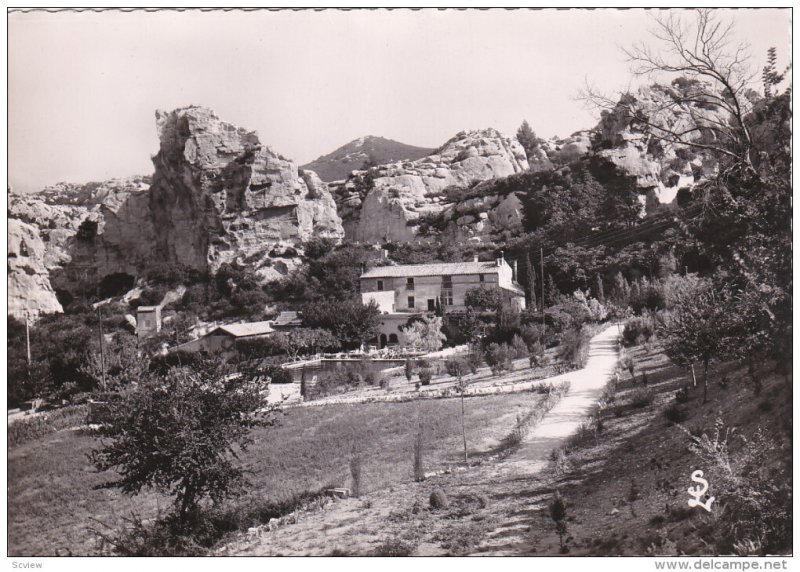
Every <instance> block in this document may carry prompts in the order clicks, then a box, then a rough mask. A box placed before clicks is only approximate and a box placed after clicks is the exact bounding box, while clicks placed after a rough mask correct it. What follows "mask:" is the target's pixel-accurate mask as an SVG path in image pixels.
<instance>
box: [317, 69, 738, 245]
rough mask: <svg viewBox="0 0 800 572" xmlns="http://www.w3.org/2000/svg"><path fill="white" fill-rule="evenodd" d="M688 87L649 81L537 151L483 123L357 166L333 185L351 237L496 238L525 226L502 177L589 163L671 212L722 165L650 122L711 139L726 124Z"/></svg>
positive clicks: (646, 206)
mask: <svg viewBox="0 0 800 572" xmlns="http://www.w3.org/2000/svg"><path fill="white" fill-rule="evenodd" d="M689 90H691V84H689V83H687V82H685V81H683V80H678V81H676V82H673V84H672V85H669V86H662V85H654V86H650V87H643V88H641V89H639V90H638V91H637V92H636V93H635V94H627V95H625V96H624V97H623V98H622V99H621V100H620V102H619V103H618V105H617V106H616V108H614V109H612V110H610V111H605V112H603V113H602V116H601V119H600V121H599V123H598V124H597V125H596V126H595V127H594V128H593V129H590V130H585V131H579V132H577V133H574V134H573V135H571V136H570V137H567V138H563V139H560V138H555V139H551V140H547V141H542V142H541V143H540V144H539V145H538V146H537V147H536V148H535V149H529V156H527V155H526V153H525V151H524V150H523V149H522V147H521V145H520V144H519V143H518V142H517V141H516V140H515V139H507V138H504V137H503V136H502V135H500V133H498V132H497V131H496V130H494V129H485V130H482V131H471V132H462V133H459V134H458V135H456V136H455V137H454V138H452V139H451V140H450V141H448V142H447V143H445V144H444V145H443V146H442V147H441V148H440V149H439V150H438V151H437V152H436V153H434V154H432V155H430V156H428V157H425V158H422V159H419V160H417V161H400V162H393V163H388V164H384V165H379V166H377V167H375V168H371V169H369V170H367V171H357V172H354V173H352V174H351V176H350V177H349V178H348V179H347V180H346V181H344V182H342V183H337V184H335V185H333V186H332V188H333V189H334V192H335V195H336V202H337V205H338V207H339V214H340V215H341V217H342V220H343V224H344V228H345V232H346V235H347V237H348V238H350V239H353V240H359V241H367V242H386V241H400V242H406V241H412V240H416V239H418V238H419V237H420V236H421V235H422V236H427V235H428V234H429V233H430V231H431V229H433V230H434V231H436V230H438V231H444V232H446V233H447V234H448V235H450V236H452V237H453V238H455V239H458V240H463V239H471V240H476V241H490V240H493V239H495V238H497V237H498V236H500V235H506V236H507V235H508V233H509V232H512V233H518V232H522V230H523V228H522V224H523V214H522V200H523V199H524V191H523V190H522V189H520V190H519V191H518V192H517V191H515V190H514V182H513V180H509V181H503V179H504V178H508V177H512V176H514V177H516V176H517V175H519V174H520V173H523V172H524V173H547V172H550V171H553V170H556V169H563V168H568V167H569V166H570V165H573V166H574V165H576V164H583V165H585V164H587V163H588V162H591V163H592V165H593V170H597V165H598V164H601V165H602V164H604V165H605V166H606V168H605V170H607V171H609V172H613V173H614V178H615V179H618V180H619V179H626V180H630V181H631V183H630V184H631V185H633V187H634V189H635V190H636V191H637V192H638V193H639V200H640V202H641V204H642V207H643V208H642V214H643V215H647V214H655V213H658V212H660V211H662V210H663V209H665V208H670V205H672V204H674V201H675V197H676V195H677V193H678V190H679V189H681V188H684V187H689V188H690V187H692V186H694V185H696V184H697V183H698V182H700V181H703V180H705V179H706V178H707V177H708V176H709V175H712V174H713V173H714V172H715V171H716V167H717V166H716V162H715V160H713V158H712V157H711V156H710V155H709V154H707V153H705V152H703V151H702V150H698V149H697V148H696V147H692V146H687V145H681V144H675V143H673V142H670V141H666V140H664V139H663V138H660V137H657V136H654V135H653V129H652V128H648V127H647V124H648V123H649V124H652V125H656V126H661V127H663V128H665V129H673V130H678V131H681V132H687V133H689V137H690V138H691V139H693V140H694V141H697V142H703V139H704V138H707V137H708V136H709V132H708V130H707V129H704V128H703V126H704V125H705V124H706V123H707V122H712V121H724V120H725V118H723V117H720V116H719V112H718V111H717V110H716V109H714V108H710V107H709V106H703V105H702V103H700V104H697V103H686V101H687V94H688V92H689ZM632 116H635V117H638V118H641V119H640V120H638V121H634V120H632V119H631V117H632ZM496 181H498V182H502V184H500V185H495V184H494V182H496ZM526 186H527V187H528V188H530V185H529V181H526Z"/></svg>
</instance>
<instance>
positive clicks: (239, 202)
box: [150, 107, 344, 280]
mask: <svg viewBox="0 0 800 572" xmlns="http://www.w3.org/2000/svg"><path fill="white" fill-rule="evenodd" d="M156 117H157V124H158V132H159V139H160V141H161V148H160V150H159V152H158V155H156V156H155V157H154V158H153V162H154V164H155V168H156V170H155V174H154V176H153V184H152V186H151V188H150V210H151V212H152V213H153V221H154V225H155V229H156V247H157V253H158V255H159V256H160V257H162V258H164V259H166V260H169V261H171V262H177V263H179V264H184V265H186V266H190V267H194V268H198V269H203V270H205V269H209V270H211V271H214V270H216V269H217V268H218V267H219V265H220V264H222V263H224V262H233V261H238V262H241V263H244V264H247V265H249V266H251V267H252V268H254V269H255V270H256V271H257V272H258V273H259V274H260V275H261V276H262V277H263V278H264V279H265V280H270V279H275V278H278V277H280V276H282V275H285V274H286V272H287V271H288V269H289V268H291V267H293V266H296V265H297V264H298V263H299V258H298V249H299V248H300V246H301V244H302V242H304V241H306V240H308V239H309V238H311V237H312V236H317V237H329V238H335V239H339V238H341V237H342V236H343V235H344V233H343V230H342V224H341V219H340V218H339V216H338V215H337V213H336V204H335V203H334V201H333V197H332V196H331V194H330V193H329V192H328V189H327V186H326V185H325V183H323V182H322V181H321V180H320V179H319V177H317V176H316V175H315V174H314V173H313V172H311V171H299V170H298V168H297V166H296V165H295V164H294V163H293V162H292V161H290V160H288V159H286V158H285V157H282V156H281V155H279V154H278V153H276V152H275V151H274V150H273V149H272V148H270V147H268V146H266V145H262V144H261V142H260V141H259V140H258V137H257V135H256V134H255V133H254V132H250V131H247V130H245V129H241V128H238V127H235V126H233V125H231V124H229V123H225V122H223V121H221V120H220V119H219V118H218V117H217V116H216V115H215V114H214V113H213V112H212V111H211V110H209V109H205V108H201V107H188V108H184V109H178V110H175V111H172V112H169V113H165V112H158V113H157V116H156Z"/></svg>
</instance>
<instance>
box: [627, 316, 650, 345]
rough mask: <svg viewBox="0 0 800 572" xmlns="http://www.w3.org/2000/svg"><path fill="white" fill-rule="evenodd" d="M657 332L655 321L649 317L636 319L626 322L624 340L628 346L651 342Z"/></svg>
mask: <svg viewBox="0 0 800 572" xmlns="http://www.w3.org/2000/svg"><path fill="white" fill-rule="evenodd" d="M654 332H655V326H654V324H653V320H652V319H650V318H647V317H634V318H630V319H629V320H628V321H627V322H625V329H624V330H622V340H623V343H624V344H625V345H626V346H635V345H640V344H642V343H645V342H649V341H650V339H651V338H652V337H653V333H654Z"/></svg>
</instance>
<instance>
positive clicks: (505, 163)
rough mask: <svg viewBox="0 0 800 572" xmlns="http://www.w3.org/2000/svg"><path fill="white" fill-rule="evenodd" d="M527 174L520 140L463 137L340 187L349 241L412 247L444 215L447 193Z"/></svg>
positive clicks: (490, 133) (494, 135) (479, 134)
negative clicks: (422, 230) (428, 225)
mask: <svg viewBox="0 0 800 572" xmlns="http://www.w3.org/2000/svg"><path fill="white" fill-rule="evenodd" d="M526 169H528V161H527V158H526V156H525V151H524V150H523V149H522V146H521V145H520V144H519V142H517V141H516V139H508V138H505V137H503V136H502V135H501V134H500V133H499V132H498V131H496V130H495V129H483V130H479V131H463V132H461V133H458V134H457V135H456V136H455V137H453V138H452V139H450V140H449V141H447V143H445V144H444V145H443V146H442V147H440V148H439V149H438V150H437V151H436V152H435V153H433V154H432V155H429V156H427V157H424V158H422V159H418V160H416V161H399V162H395V163H389V164H386V165H380V166H378V167H375V168H373V169H370V170H369V171H367V172H360V173H355V174H353V175H352V176H351V177H350V178H349V179H348V180H347V181H346V182H344V183H343V184H341V185H338V186H337V187H336V189H335V190H336V196H337V204H338V206H339V213H340V215H341V216H342V218H343V220H344V221H345V222H344V228H345V232H346V234H347V237H348V238H350V239H352V240H359V241H366V242H386V241H408V240H412V239H414V238H415V237H416V235H417V233H418V232H419V230H420V228H421V227H423V226H424V223H425V221H426V220H427V219H429V218H432V217H436V216H437V215H439V214H441V213H442V211H443V210H444V208H445V206H446V205H447V192H446V191H447V190H449V189H452V188H463V187H467V186H470V185H474V184H477V183H479V182H481V181H485V180H489V179H495V178H500V177H506V176H508V175H512V174H514V173H519V172H522V171H524V170H526Z"/></svg>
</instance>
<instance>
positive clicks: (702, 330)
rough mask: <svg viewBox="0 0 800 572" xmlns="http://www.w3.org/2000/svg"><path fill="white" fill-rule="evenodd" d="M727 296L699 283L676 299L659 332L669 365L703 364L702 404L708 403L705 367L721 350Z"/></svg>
mask: <svg viewBox="0 0 800 572" xmlns="http://www.w3.org/2000/svg"><path fill="white" fill-rule="evenodd" d="M727 296H728V295H727V293H726V292H724V291H723V292H718V291H716V289H715V288H714V285H713V284H712V283H710V282H709V281H704V282H700V283H698V285H697V288H695V289H693V290H688V289H687V290H684V291H683V292H682V293H681V294H680V295H678V296H676V299H675V300H674V307H673V308H672V310H670V311H669V312H668V313H667V314H666V316H665V318H664V322H663V324H662V326H661V328H660V329H661V334H662V337H663V340H664V353H666V354H667V357H669V359H670V360H671V361H672V362H673V363H675V364H676V365H680V366H683V367H687V368H691V367H692V366H693V364H694V363H695V362H698V361H699V362H701V363H702V364H703V403H706V402H707V401H708V366H709V364H710V363H711V362H712V361H714V360H715V359H718V358H719V357H720V356H721V354H722V350H723V347H724V346H723V340H724V336H725V320H726V318H725V305H726V298H727Z"/></svg>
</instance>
